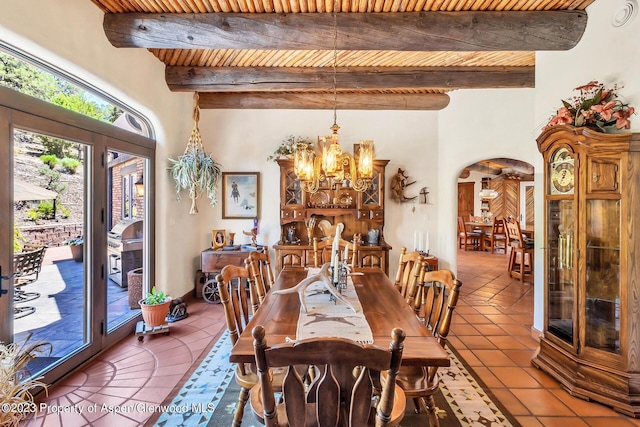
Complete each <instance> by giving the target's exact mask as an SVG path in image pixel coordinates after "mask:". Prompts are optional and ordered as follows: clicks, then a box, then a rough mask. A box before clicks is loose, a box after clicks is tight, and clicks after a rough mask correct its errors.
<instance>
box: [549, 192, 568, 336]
mask: <svg viewBox="0 0 640 427" xmlns="http://www.w3.org/2000/svg"><path fill="white" fill-rule="evenodd" d="M547 209H548V212H547V248H548V250H547V251H545V254H546V257H547V265H548V266H549V268H548V269H547V274H548V277H547V283H548V287H547V289H548V295H547V298H548V301H549V305H548V310H547V325H548V327H547V330H548V331H549V332H550V333H551V334H553V335H555V336H556V337H558V338H559V339H561V340H563V341H565V342H567V343H568V344H571V345H573V331H574V324H573V319H574V315H573V314H574V295H575V293H574V292H575V291H574V280H575V274H574V264H575V255H574V254H575V250H574V247H575V246H574V245H575V243H574V242H575V240H574V234H573V233H574V202H573V199H571V200H549V201H548V202H547Z"/></svg>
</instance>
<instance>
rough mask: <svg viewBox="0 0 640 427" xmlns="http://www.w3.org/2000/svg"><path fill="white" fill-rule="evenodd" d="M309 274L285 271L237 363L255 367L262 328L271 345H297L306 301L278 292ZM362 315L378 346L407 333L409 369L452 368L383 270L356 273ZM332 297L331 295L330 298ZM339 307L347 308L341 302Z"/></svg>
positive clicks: (240, 345)
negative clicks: (394, 334) (293, 342)
mask: <svg viewBox="0 0 640 427" xmlns="http://www.w3.org/2000/svg"><path fill="white" fill-rule="evenodd" d="M308 274H309V272H308V270H307V269H305V268H301V267H288V266H287V267H285V268H284V269H283V270H282V271H281V272H280V274H279V275H278V278H277V279H276V282H275V284H274V285H273V286H272V287H271V290H270V291H269V292H268V293H267V296H266V298H265V299H264V301H263V302H262V304H261V305H260V308H259V309H258V310H257V311H256V313H255V314H254V316H253V318H252V319H251V320H250V321H249V323H248V324H247V327H246V328H245V329H244V330H243V331H242V333H241V334H240V337H239V339H238V341H237V342H236V344H235V345H234V346H233V349H232V350H231V355H230V356H229V360H230V361H231V362H233V363H253V362H254V360H255V358H254V349H253V337H252V335H251V331H252V329H253V328H254V327H255V326H256V325H262V326H263V327H264V328H265V330H266V339H267V343H268V345H269V346H273V345H277V344H282V343H286V342H290V341H291V340H296V339H297V337H296V333H297V330H298V319H299V317H300V316H301V314H302V315H305V314H306V313H304V312H303V313H301V302H300V298H299V296H298V294H297V293H295V292H294V293H288V294H277V293H274V291H278V290H284V289H288V288H292V287H295V286H296V285H297V284H298V283H300V281H302V280H304V279H305V278H307V275H308ZM350 277H351V278H352V282H353V286H354V288H355V292H356V293H357V299H358V300H359V303H360V305H361V310H362V314H363V315H364V318H365V319H366V323H368V325H369V327H370V329H371V335H372V336H373V344H374V345H376V346H378V347H381V348H388V347H389V343H390V342H391V331H392V330H393V328H396V327H398V328H402V329H403V330H404V332H405V334H406V338H405V341H404V351H403V354H402V365H403V366H427V365H428V366H449V365H450V359H449V355H448V353H447V351H446V350H445V349H444V348H443V347H442V346H441V345H440V344H439V343H438V342H437V341H436V339H435V337H434V336H433V335H432V333H431V332H430V331H429V330H428V329H427V328H426V326H425V325H424V324H423V323H422V322H421V321H420V319H418V317H417V316H416V315H415V313H414V311H413V308H412V307H410V306H409V305H408V304H407V303H406V301H405V300H404V298H402V295H401V294H400V293H399V292H398V291H397V290H396V289H395V288H394V286H393V282H392V281H391V280H390V279H389V278H388V277H387V275H386V274H385V273H384V272H383V271H382V270H381V269H380V268H378V267H367V268H355V269H353V270H352V272H351V276H350ZM326 298H327V299H328V298H329V295H328V294H327V295H326ZM335 303H336V304H342V302H341V301H336V302H335ZM324 330H325V328H323V324H322V322H318V323H317V334H316V335H317V336H322V335H323V331H324Z"/></svg>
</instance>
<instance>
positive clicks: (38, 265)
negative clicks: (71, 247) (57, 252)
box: [13, 244, 47, 319]
mask: <svg viewBox="0 0 640 427" xmlns="http://www.w3.org/2000/svg"><path fill="white" fill-rule="evenodd" d="M24 249H27V250H26V251H23V252H18V253H16V254H14V255H13V272H14V279H13V287H14V295H13V304H14V305H13V315H14V318H15V319H19V318H21V317H25V316H28V315H29V314H32V313H34V312H35V311H36V309H35V307H29V306H26V307H25V306H18V305H17V304H22V303H25V302H29V301H33V300H35V299H37V298H39V297H40V294H39V293H38V292H26V291H23V290H22V287H23V286H26V285H29V284H31V283H34V282H36V281H37V280H38V276H39V275H40V270H41V269H42V261H43V260H44V253H45V251H46V249H47V247H46V246H45V245H35V244H26V245H25V246H24Z"/></svg>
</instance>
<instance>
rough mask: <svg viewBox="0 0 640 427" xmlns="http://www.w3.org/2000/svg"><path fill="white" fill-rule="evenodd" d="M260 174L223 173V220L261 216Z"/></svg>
mask: <svg viewBox="0 0 640 427" xmlns="http://www.w3.org/2000/svg"><path fill="white" fill-rule="evenodd" d="M259 206H260V173H259V172H222V218H223V219H233V218H239V219H245V218H258V217H259V216H260V211H259V209H258V208H259Z"/></svg>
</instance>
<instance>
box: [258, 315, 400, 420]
mask: <svg viewBox="0 0 640 427" xmlns="http://www.w3.org/2000/svg"><path fill="white" fill-rule="evenodd" d="M252 332H253V338H254V348H255V357H256V365H257V368H258V377H259V381H260V389H261V393H262V402H263V406H264V423H265V425H266V426H267V427H275V426H278V427H279V426H291V427H306V426H309V425H318V426H325V425H331V426H336V425H344V426H351V427H363V426H369V425H373V424H372V420H373V418H374V417H373V416H372V411H373V412H375V423H376V424H375V425H376V426H385V425H389V423H392V422H393V423H394V424H396V423H398V422H399V421H400V419H401V418H402V414H403V413H404V404H405V402H404V399H405V398H404V394H403V393H402V390H401V389H400V388H399V387H397V386H396V385H395V382H394V381H393V379H395V377H396V374H397V372H398V370H399V368H400V362H401V359H402V350H403V341H404V337H405V334H404V331H403V330H402V329H398V328H396V329H394V330H393V331H392V334H391V335H392V340H391V344H390V348H389V349H382V348H379V347H376V346H373V345H362V344H358V343H356V342H355V341H351V340H347V339H343V338H327V337H321V338H313V339H307V340H302V341H297V342H294V343H287V344H282V345H277V346H273V347H268V345H267V340H266V337H265V330H264V328H263V327H262V326H256V327H255V328H254V329H253V331H252ZM303 364H309V365H315V366H317V367H318V368H319V369H320V372H321V374H320V375H319V376H318V377H317V379H316V380H315V382H314V383H313V384H312V385H311V387H310V389H309V391H307V390H306V388H305V385H304V382H303V380H302V378H301V377H300V375H299V373H298V372H296V370H295V369H294V366H295V365H303ZM275 367H287V374H286V376H285V379H284V381H283V387H282V390H283V392H282V393H283V397H284V400H283V402H282V403H278V404H276V399H275V397H274V392H273V387H272V384H271V379H270V376H269V373H268V369H269V368H275ZM356 367H360V369H355V368H356ZM354 371H355V372H356V375H357V376H354ZM374 371H384V372H386V373H387V375H388V376H389V377H390V378H392V381H390V382H389V383H388V384H387V385H385V386H383V387H382V391H381V394H380V402H379V404H378V406H377V409H376V408H375V407H372V397H373V392H374V390H373V381H372V378H371V375H373V372H374ZM256 389H257V388H254V390H256ZM396 405H398V407H396ZM400 411H402V412H400ZM398 414H400V415H398Z"/></svg>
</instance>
